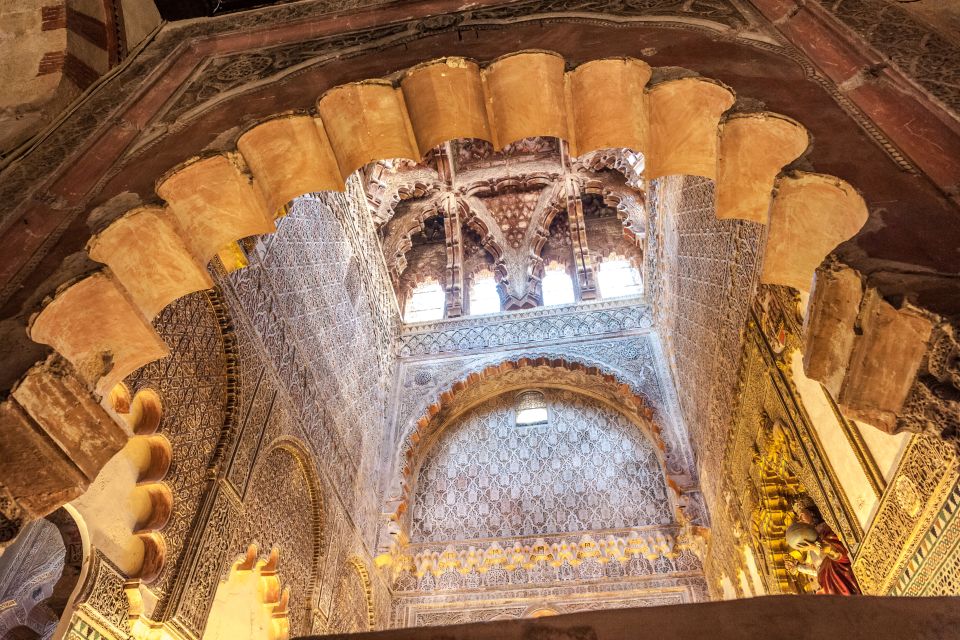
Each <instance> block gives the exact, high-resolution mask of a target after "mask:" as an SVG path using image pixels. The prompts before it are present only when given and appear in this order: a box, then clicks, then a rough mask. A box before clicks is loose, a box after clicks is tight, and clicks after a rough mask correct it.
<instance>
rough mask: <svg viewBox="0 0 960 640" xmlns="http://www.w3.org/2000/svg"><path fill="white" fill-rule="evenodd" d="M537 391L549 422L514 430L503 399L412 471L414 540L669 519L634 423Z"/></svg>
mask: <svg viewBox="0 0 960 640" xmlns="http://www.w3.org/2000/svg"><path fill="white" fill-rule="evenodd" d="M543 394H544V397H545V399H546V403H547V404H548V405H549V407H550V421H549V422H548V423H541V424H537V425H530V426H527V427H524V428H522V429H518V428H517V427H516V425H515V424H514V411H515V406H516V396H515V394H513V393H505V394H502V395H500V396H498V397H496V398H493V399H491V400H488V401H487V402H485V403H483V404H481V405H480V406H479V407H477V408H475V409H473V410H472V411H470V412H468V413H467V414H465V415H464V416H463V417H462V418H460V419H459V420H458V421H457V423H455V424H453V425H450V426H449V427H448V428H447V430H446V431H445V433H444V435H443V436H441V437H440V439H439V440H438V441H437V443H436V444H435V445H434V446H433V448H432V449H431V450H430V451H429V452H428V453H427V457H426V459H425V460H424V462H423V464H422V465H421V467H420V470H419V472H418V475H417V484H416V488H415V490H414V498H413V504H412V509H413V511H412V520H411V540H412V541H413V542H436V541H448V540H449V541H453V540H473V539H477V538H501V537H512V536H527V535H545V534H550V533H566V532H577V531H591V530H603V529H616V528H624V527H642V526H647V525H664V524H669V523H671V522H672V517H671V514H672V508H671V507H670V504H669V500H668V498H667V491H666V486H665V484H664V480H663V474H662V471H661V469H660V465H659V462H658V460H657V457H656V454H655V452H654V448H653V445H652V444H651V443H650V441H649V440H648V439H647V437H646V436H645V435H644V434H643V433H642V432H641V430H640V429H639V428H638V427H637V426H636V425H635V424H634V423H632V422H631V421H630V420H629V419H628V418H627V417H626V416H624V415H623V414H620V413H618V412H617V411H615V410H613V409H611V408H609V407H608V406H607V405H605V404H601V403H599V402H597V401H594V400H591V399H588V398H584V397H583V396H579V395H576V394H574V393H571V392H568V391H560V390H554V389H545V390H544V391H543Z"/></svg>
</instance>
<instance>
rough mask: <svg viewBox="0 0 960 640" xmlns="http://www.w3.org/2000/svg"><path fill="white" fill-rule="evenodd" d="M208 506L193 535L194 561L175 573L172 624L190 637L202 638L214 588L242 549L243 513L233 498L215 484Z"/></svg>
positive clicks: (214, 591)
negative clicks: (201, 521) (182, 570)
mask: <svg viewBox="0 0 960 640" xmlns="http://www.w3.org/2000/svg"><path fill="white" fill-rule="evenodd" d="M208 505H209V507H208V509H206V510H205V512H204V514H203V515H204V521H203V527H202V529H201V530H200V531H198V532H197V534H196V543H195V547H194V554H193V559H194V562H193V564H192V566H191V567H190V568H189V570H187V571H184V572H183V573H182V574H181V575H179V576H177V578H178V580H177V587H178V589H179V592H178V594H177V595H178V597H177V599H176V602H175V606H176V608H175V610H174V612H173V615H172V624H174V625H175V626H176V627H179V628H182V629H184V630H185V631H186V632H187V633H189V634H192V635H193V636H194V637H203V629H204V627H205V626H206V623H207V615H208V614H209V613H210V607H211V606H212V604H213V598H214V595H215V594H216V591H217V587H218V585H219V584H220V581H221V580H222V579H224V578H226V576H227V574H228V572H229V570H230V565H231V563H232V562H233V561H234V560H235V559H236V558H238V557H240V555H241V554H242V552H243V551H244V550H245V549H244V544H243V542H242V541H241V540H240V534H241V531H240V527H241V526H242V517H243V512H242V507H241V506H240V504H239V503H238V501H237V500H236V498H235V497H234V496H233V495H232V494H231V492H230V491H229V490H226V489H225V488H224V486H223V485H221V484H218V485H215V488H214V489H213V491H212V494H211V495H210V496H209V497H208ZM154 617H157V616H154Z"/></svg>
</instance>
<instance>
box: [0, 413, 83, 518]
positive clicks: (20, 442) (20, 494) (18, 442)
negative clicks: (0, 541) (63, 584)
mask: <svg viewBox="0 0 960 640" xmlns="http://www.w3.org/2000/svg"><path fill="white" fill-rule="evenodd" d="M0 479H2V484H3V486H4V487H5V488H6V493H8V494H9V497H10V498H12V499H13V500H14V501H15V502H16V504H17V506H19V508H20V509H21V510H22V512H23V513H22V516H23V520H24V522H23V524H25V523H26V521H29V520H34V519H36V518H39V517H42V516H43V515H45V514H47V513H49V512H51V511H53V510H54V509H56V508H57V507H59V506H60V505H62V504H64V503H65V502H68V501H70V500H73V499H74V498H76V497H77V496H79V495H80V494H81V493H83V491H84V489H86V487H87V482H88V480H87V477H86V476H85V475H84V473H83V472H82V471H81V470H80V469H79V468H78V467H77V466H76V465H75V464H74V463H73V462H72V461H71V460H70V458H69V456H67V454H66V453H64V451H63V450H62V449H61V448H60V447H58V446H57V445H56V443H55V442H54V441H53V440H52V439H51V438H50V437H49V436H48V435H47V434H46V433H45V431H44V429H43V428H42V427H41V426H40V425H38V424H37V423H36V422H34V421H33V420H32V419H31V418H30V416H29V415H27V412H26V411H24V409H23V408H22V407H21V406H20V405H19V404H17V403H16V402H15V401H13V400H9V399H8V400H7V401H6V402H3V403H0Z"/></svg>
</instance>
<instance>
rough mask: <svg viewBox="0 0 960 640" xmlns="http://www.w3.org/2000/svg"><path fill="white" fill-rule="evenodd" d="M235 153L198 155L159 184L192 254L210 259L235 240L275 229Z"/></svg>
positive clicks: (260, 197) (264, 203)
mask: <svg viewBox="0 0 960 640" xmlns="http://www.w3.org/2000/svg"><path fill="white" fill-rule="evenodd" d="M237 160H238V159H237V157H236V156H234V155H232V154H231V155H230V156H225V155H217V156H212V157H209V158H203V159H199V160H194V161H191V162H188V163H187V164H185V165H182V166H181V167H180V168H179V169H175V170H174V171H172V172H171V173H169V174H168V175H167V176H165V177H164V178H161V181H160V183H159V184H158V185H157V193H159V194H160V197H162V198H163V199H164V200H166V201H167V203H168V204H169V206H170V210H171V211H172V212H173V216H174V219H175V220H176V222H177V225H178V227H179V231H180V234H181V237H182V238H183V239H184V241H185V242H186V245H187V247H188V248H189V249H190V252H191V253H192V254H193V256H194V257H195V258H196V259H197V260H198V261H199V262H200V263H201V264H204V265H205V264H207V263H208V262H210V260H212V259H213V257H214V256H215V255H217V252H218V251H220V250H221V249H222V248H223V247H225V246H227V245H228V244H230V243H231V242H233V241H234V240H239V239H240V238H246V237H247V236H255V235H260V234H264V233H273V232H274V231H276V227H275V226H274V224H273V215H272V214H271V213H270V212H268V210H267V204H266V202H264V200H263V196H262V195H261V194H260V192H259V190H258V189H256V188H255V187H254V186H253V184H252V183H251V180H250V178H249V176H247V175H246V174H244V173H243V172H242V171H241V170H240V168H239V166H238V162H237Z"/></svg>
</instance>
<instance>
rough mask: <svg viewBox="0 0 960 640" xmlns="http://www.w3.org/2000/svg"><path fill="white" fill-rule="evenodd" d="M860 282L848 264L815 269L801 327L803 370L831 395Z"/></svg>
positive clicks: (845, 358) (838, 380) (847, 345)
mask: <svg viewBox="0 0 960 640" xmlns="http://www.w3.org/2000/svg"><path fill="white" fill-rule="evenodd" d="M862 298H863V283H862V282H861V281H860V276H859V275H858V274H857V272H856V271H854V270H853V269H850V268H849V267H843V266H838V265H831V266H828V267H824V268H821V269H818V270H817V272H816V274H815V275H814V282H813V291H812V292H811V296H810V304H809V306H808V308H807V315H806V319H805V322H804V327H803V343H804V350H803V371H804V373H806V375H807V377H808V378H812V379H814V380H818V381H819V382H821V383H822V384H823V385H824V386H825V387H826V388H827V391H829V392H830V394H831V395H833V397H834V398H836V397H838V396H839V395H840V388H841V386H842V385H843V377H844V375H845V374H846V372H847V366H848V364H849V362H850V354H851V353H852V352H853V341H854V338H855V337H856V335H855V333H854V325H855V324H856V321H857V315H858V314H859V312H860V300H861V299H862Z"/></svg>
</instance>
